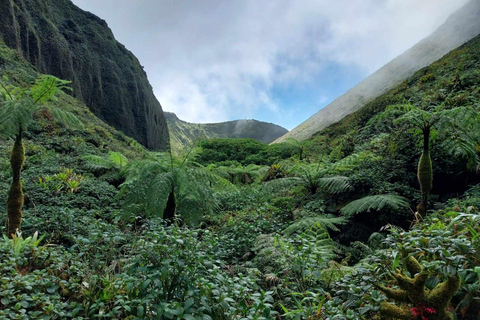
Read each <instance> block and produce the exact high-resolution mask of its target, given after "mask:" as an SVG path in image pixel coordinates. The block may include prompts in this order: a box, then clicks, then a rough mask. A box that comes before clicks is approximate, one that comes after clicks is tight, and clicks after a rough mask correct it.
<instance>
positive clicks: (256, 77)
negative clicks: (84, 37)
mask: <svg viewBox="0 0 480 320" xmlns="http://www.w3.org/2000/svg"><path fill="white" fill-rule="evenodd" d="M73 2H74V3H75V4H76V5H77V6H79V7H80V8H82V9H84V10H87V11H90V12H92V13H94V14H96V15H97V16H99V17H101V18H102V19H104V20H105V21H106V22H107V23H108V25H109V27H110V28H111V29H112V31H113V33H114V35H115V37H116V39H117V40H118V41H119V42H121V43H123V44H124V45H125V46H126V47H127V48H128V49H129V50H130V51H132V52H133V53H134V54H135V55H136V56H137V58H138V59H139V60H140V63H141V64H142V65H143V66H144V69H145V71H146V72H147V75H148V79H149V81H150V83H151V85H152V87H153V90H154V93H155V95H156V97H157V99H158V100H159V101H160V103H161V105H162V108H163V110H164V111H170V112H174V113H176V114H177V116H178V117H179V118H180V119H182V120H185V121H188V122H196V123H205V122H220V121H228V120H235V119H257V120H261V121H266V122H272V123H275V124H279V125H281V126H283V127H285V128H287V129H289V130H291V129H293V128H294V127H296V126H297V125H299V124H300V123H302V122H303V121H305V120H306V119H308V118H309V117H310V116H312V115H313V114H315V113H316V112H317V111H318V110H320V109H321V108H323V107H325V106H326V105H328V104H329V103H330V102H332V101H333V100H335V99H336V98H337V97H339V96H340V95H342V94H343V93H345V92H346V91H348V90H349V89H351V88H352V87H353V86H355V84H357V83H358V82H360V81H361V80H362V79H364V78H365V77H366V76H368V75H369V74H371V73H373V72H374V71H376V70H377V69H379V68H380V67H382V66H383V65H385V64H386V63H388V62H389V61H390V60H392V59H393V58H395V57H396V56H398V55H400V54H401V53H403V52H404V51H405V50H407V49H409V48H410V47H412V46H413V45H414V44H415V43H417V42H418V41H420V40H421V39H423V38H424V37H426V36H428V35H429V34H430V33H432V32H433V31H435V29H437V28H438V27H439V26H440V25H441V24H442V23H443V22H444V21H445V20H446V18H447V17H448V16H449V15H450V14H451V13H453V12H454V11H455V10H457V9H459V8H460V7H461V6H463V5H464V4H465V3H467V2H468V0H188V1H187V0H73Z"/></svg>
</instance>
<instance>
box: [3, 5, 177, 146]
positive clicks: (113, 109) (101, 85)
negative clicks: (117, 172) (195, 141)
mask: <svg viewBox="0 0 480 320" xmlns="http://www.w3.org/2000/svg"><path fill="white" fill-rule="evenodd" d="M0 16H1V17H2V19H1V20H0V37H1V38H3V41H4V42H5V44H6V45H7V46H9V47H11V48H13V49H16V50H17V52H19V53H20V54H21V55H23V56H24V57H25V58H26V59H27V60H28V61H29V62H30V63H31V64H33V65H34V66H35V67H36V68H37V69H38V71H39V72H41V73H48V74H53V75H55V76H57V77H59V78H62V79H66V80H71V81H72V82H73V83H72V86H73V95H74V96H75V97H76V98H78V99H80V100H82V101H83V102H85V104H86V105H87V107H88V108H89V109H90V110H91V111H92V112H93V113H94V114H95V115H97V116H98V117H99V118H100V119H102V120H104V121H105V122H107V123H108V124H110V125H112V126H113V127H115V128H117V129H118V130H121V131H122V132H124V133H125V134H127V135H129V136H131V137H133V138H135V139H136V140H137V141H139V142H140V143H142V144H143V145H145V146H146V147H147V148H149V149H165V148H167V146H168V129H167V124H166V121H165V117H164V115H163V111H162V107H161V106H160V103H159V102H158V101H157V99H156V98H155V96H154V94H153V91H152V88H151V86H150V84H149V82H148V79H147V75H146V73H145V72H144V71H143V68H142V66H141V65H140V63H139V62H138V60H137V58H136V57H135V56H134V55H133V54H132V53H131V52H130V51H128V50H127V49H126V48H125V47H124V46H123V45H122V44H120V43H118V42H117V41H116V40H115V38H114V36H113V33H112V31H111V30H110V29H109V28H108V25H107V23H106V22H105V21H103V20H102V19H100V18H98V17H97V16H95V15H93V14H91V13H89V12H86V11H83V10H81V9H80V8H78V7H77V6H75V5H74V4H73V3H72V2H71V1H70V0H2V1H0Z"/></svg>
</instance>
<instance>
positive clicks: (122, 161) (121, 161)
mask: <svg viewBox="0 0 480 320" xmlns="http://www.w3.org/2000/svg"><path fill="white" fill-rule="evenodd" d="M108 159H109V160H110V162H111V163H112V164H113V166H114V167H116V168H119V169H120V168H123V167H125V166H126V165H127V163H128V159H127V157H125V156H124V155H123V154H122V153H121V152H114V151H109V152H108Z"/></svg>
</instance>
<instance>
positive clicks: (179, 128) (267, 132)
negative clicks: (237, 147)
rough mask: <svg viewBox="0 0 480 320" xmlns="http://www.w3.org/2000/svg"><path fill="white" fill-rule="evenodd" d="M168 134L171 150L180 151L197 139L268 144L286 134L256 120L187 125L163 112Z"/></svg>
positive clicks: (273, 126) (170, 114)
mask: <svg viewBox="0 0 480 320" xmlns="http://www.w3.org/2000/svg"><path fill="white" fill-rule="evenodd" d="M165 118H166V119H167V124H168V130H169V133H170V142H171V148H172V150H173V151H175V152H179V151H181V150H182V149H183V148H185V147H186V146H189V145H191V144H192V143H193V142H194V141H195V140H197V139H213V138H251V139H255V140H258V141H260V142H263V143H270V142H272V141H273V140H275V139H277V138H278V137H280V136H282V135H284V134H285V133H287V132H288V130H287V129H285V128H282V127H280V126H278V125H276V124H273V123H267V122H262V121H257V120H235V121H226V122H219V123H189V122H186V121H182V120H180V119H179V118H178V117H177V116H176V115H175V114H174V113H171V112H165Z"/></svg>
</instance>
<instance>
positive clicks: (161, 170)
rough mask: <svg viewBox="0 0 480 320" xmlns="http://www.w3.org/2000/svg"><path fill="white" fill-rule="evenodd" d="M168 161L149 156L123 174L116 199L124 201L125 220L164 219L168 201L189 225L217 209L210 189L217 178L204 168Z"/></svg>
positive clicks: (157, 155)
mask: <svg viewBox="0 0 480 320" xmlns="http://www.w3.org/2000/svg"><path fill="white" fill-rule="evenodd" d="M167 158H168V156H165V155H161V154H155V153H152V154H151V155H150V156H149V157H148V159H143V160H139V161H134V162H131V163H129V164H128V165H127V166H125V168H124V169H123V170H122V172H123V174H124V176H125V179H126V180H125V183H123V184H122V185H121V186H120V194H119V197H120V198H123V199H124V212H125V215H124V216H125V217H129V218H134V217H135V216H142V217H153V216H159V217H164V214H165V213H166V211H165V210H167V207H168V206H167V204H168V201H170V202H171V203H170V205H171V206H173V207H174V208H173V210H174V211H175V212H176V213H177V214H178V215H180V216H181V217H182V218H183V219H184V220H185V221H189V222H196V221H198V220H199V219H200V218H201V217H202V216H203V215H205V214H208V213H212V212H213V210H215V209H216V200H215V199H214V197H213V195H212V190H213V189H212V186H213V184H214V183H215V179H216V178H217V176H216V175H215V174H213V173H212V172H210V171H208V170H207V169H206V168H203V167H190V166H189V165H188V162H187V163H186V162H182V163H179V162H175V160H174V159H172V160H171V162H170V163H168V162H167V161H168V160H167ZM172 191H173V193H172ZM169 210H170V209H169Z"/></svg>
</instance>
